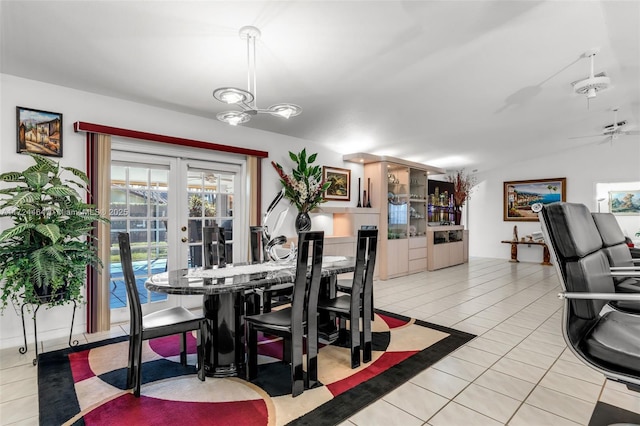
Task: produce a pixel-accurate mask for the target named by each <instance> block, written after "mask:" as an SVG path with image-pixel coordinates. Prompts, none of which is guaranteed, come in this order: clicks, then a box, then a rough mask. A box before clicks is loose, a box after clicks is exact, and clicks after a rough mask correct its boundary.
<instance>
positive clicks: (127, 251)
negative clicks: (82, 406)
mask: <svg viewBox="0 0 640 426" xmlns="http://www.w3.org/2000/svg"><path fill="white" fill-rule="evenodd" d="M118 243H119V245H120V263H121V264H122V273H123V275H124V282H125V285H126V288H127V296H128V298H129V313H130V315H131V319H130V331H129V361H128V365H127V389H131V388H133V394H134V395H135V396H136V397H139V396H140V386H141V384H142V383H141V380H142V342H143V341H144V340H149V339H155V338H157V337H165V336H171V335H174V334H179V333H180V334H182V336H181V339H180V363H181V364H182V365H184V366H186V365H187V333H188V332H191V331H196V332H197V340H198V349H197V369H198V378H199V379H200V380H203V381H204V376H205V371H204V359H203V358H204V356H203V354H204V350H203V346H202V330H203V329H204V327H205V319H204V316H202V315H196V314H194V313H192V312H191V311H189V310H187V309H185V308H184V307H182V306H176V307H173V308H167V309H163V310H161V311H157V312H153V313H150V314H147V315H142V305H141V304H140V295H139V294H138V289H137V287H136V278H135V274H134V272H133V262H132V260H131V244H130V241H129V234H128V233H126V232H120V233H118Z"/></svg>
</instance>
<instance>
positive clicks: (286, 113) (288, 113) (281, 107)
mask: <svg viewBox="0 0 640 426" xmlns="http://www.w3.org/2000/svg"><path fill="white" fill-rule="evenodd" d="M269 113H271V115H275V116H278V117H283V118H291V117H295V116H296V115H300V113H302V108H301V107H299V106H298V105H295V104H276V105H271V106H270V107H269Z"/></svg>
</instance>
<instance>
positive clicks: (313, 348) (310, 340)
mask: <svg viewBox="0 0 640 426" xmlns="http://www.w3.org/2000/svg"><path fill="white" fill-rule="evenodd" d="M317 385H318V324H317V320H316V321H314V320H313V319H309V324H308V329H307V379H306V380H305V387H306V388H307V389H312V388H314V387H316V386H317Z"/></svg>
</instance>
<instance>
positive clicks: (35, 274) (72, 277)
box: [0, 154, 108, 311]
mask: <svg viewBox="0 0 640 426" xmlns="http://www.w3.org/2000/svg"><path fill="white" fill-rule="evenodd" d="M30 155H31V157H32V158H33V160H34V162H35V164H33V165H32V166H30V167H28V168H27V169H25V170H24V171H21V172H8V173H2V174H0V182H3V183H4V186H3V187H2V189H0V217H6V218H10V219H11V220H12V221H13V224H12V226H10V227H9V228H6V229H4V230H3V231H2V233H0V280H2V288H1V292H0V311H4V309H5V308H6V306H7V305H8V303H9V302H13V303H14V304H15V303H20V302H21V301H24V302H27V303H44V302H46V303H50V304H51V305H61V304H64V303H67V302H69V301H72V300H73V301H76V302H79V301H81V300H82V288H83V287H84V283H85V280H86V273H87V266H88V265H91V266H94V267H98V268H99V267H101V266H102V263H101V262H100V259H99V257H98V256H97V251H96V247H95V245H94V244H93V240H92V239H93V237H92V235H91V231H92V229H93V227H94V224H95V222H96V221H102V222H107V221H108V219H107V218H105V217H103V216H102V215H100V214H99V212H98V211H97V210H96V209H95V208H94V206H92V205H90V204H87V203H86V202H84V201H83V199H82V197H81V195H80V192H84V191H86V189H87V184H88V181H89V180H88V178H87V175H86V174H85V173H84V172H82V171H81V170H78V169H75V168H73V167H63V166H60V164H59V163H57V162H54V161H52V160H50V159H49V158H46V157H43V156H40V155H37V154H30ZM7 185H8V187H7ZM79 191H80V192H79Z"/></svg>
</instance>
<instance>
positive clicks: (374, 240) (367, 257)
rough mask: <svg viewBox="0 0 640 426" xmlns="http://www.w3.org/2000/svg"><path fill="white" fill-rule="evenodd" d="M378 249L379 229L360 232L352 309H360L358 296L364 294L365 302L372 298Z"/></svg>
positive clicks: (361, 230) (357, 244) (360, 230)
mask: <svg viewBox="0 0 640 426" xmlns="http://www.w3.org/2000/svg"><path fill="white" fill-rule="evenodd" d="M377 247H378V230H377V229H359V230H358V237H357V239H356V265H355V270H354V272H353V283H352V285H351V296H352V297H351V305H352V306H351V309H360V308H359V304H360V298H358V297H356V296H357V295H358V294H362V299H363V300H369V299H370V298H371V288H372V286H373V271H374V269H375V265H376V252H377Z"/></svg>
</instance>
